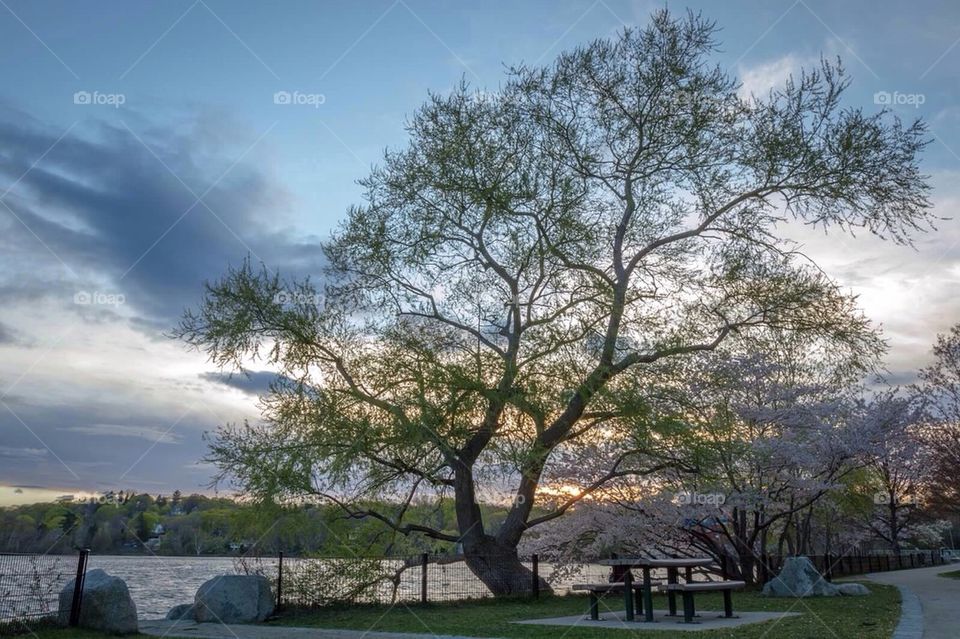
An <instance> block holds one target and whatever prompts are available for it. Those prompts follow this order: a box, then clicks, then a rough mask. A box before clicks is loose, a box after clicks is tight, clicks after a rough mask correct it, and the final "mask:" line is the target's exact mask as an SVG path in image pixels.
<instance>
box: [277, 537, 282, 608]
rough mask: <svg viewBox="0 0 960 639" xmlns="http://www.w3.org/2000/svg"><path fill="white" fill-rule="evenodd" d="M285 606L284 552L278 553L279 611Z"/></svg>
mask: <svg viewBox="0 0 960 639" xmlns="http://www.w3.org/2000/svg"><path fill="white" fill-rule="evenodd" d="M282 605H283V551H282V550H281V551H280V552H278V553H277V611H279V610H280V607H281V606H282Z"/></svg>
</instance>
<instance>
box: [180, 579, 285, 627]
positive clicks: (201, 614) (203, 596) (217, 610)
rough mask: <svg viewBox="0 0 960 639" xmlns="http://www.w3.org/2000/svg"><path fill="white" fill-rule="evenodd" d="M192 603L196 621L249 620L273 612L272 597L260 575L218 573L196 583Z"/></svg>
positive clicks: (260, 617) (267, 582) (268, 587)
mask: <svg viewBox="0 0 960 639" xmlns="http://www.w3.org/2000/svg"><path fill="white" fill-rule="evenodd" d="M193 605H194V619H196V620H197V621H200V622H221V623H253V622H257V621H263V620H265V619H266V618H267V617H269V616H270V615H272V614H273V607H274V599H273V591H272V589H271V588H270V581H269V580H268V579H267V578H266V577H263V576H262V575H221V576H220V577H214V578H213V579H211V580H210V581H208V582H206V583H205V584H203V585H202V586H200V589H199V590H197V595H196V597H195V598H194V604H193Z"/></svg>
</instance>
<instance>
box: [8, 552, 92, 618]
mask: <svg viewBox="0 0 960 639" xmlns="http://www.w3.org/2000/svg"><path fill="white" fill-rule="evenodd" d="M78 562H79V565H78ZM85 564H86V553H81V554H80V556H79V559H78V558H77V557H76V556H70V555H38V554H27V553H0V635H3V634H8V633H11V634H12V633H13V632H18V631H21V630H23V629H24V628H26V627H28V626H30V627H33V626H36V625H38V624H42V623H48V622H49V623H54V622H56V616H57V611H58V607H59V596H60V591H61V590H63V589H64V587H65V586H66V585H67V584H68V583H69V582H70V580H71V579H73V578H74V577H76V576H77V574H78V569H79V570H80V572H81V573H82V572H83V570H84V569H85V568H84V567H85ZM71 605H72V597H71Z"/></svg>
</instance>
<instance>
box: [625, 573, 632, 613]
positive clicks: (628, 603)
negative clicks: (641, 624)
mask: <svg viewBox="0 0 960 639" xmlns="http://www.w3.org/2000/svg"><path fill="white" fill-rule="evenodd" d="M623 610H624V617H625V618H626V620H627V621H633V573H632V572H631V571H630V568H627V571H626V572H624V573H623Z"/></svg>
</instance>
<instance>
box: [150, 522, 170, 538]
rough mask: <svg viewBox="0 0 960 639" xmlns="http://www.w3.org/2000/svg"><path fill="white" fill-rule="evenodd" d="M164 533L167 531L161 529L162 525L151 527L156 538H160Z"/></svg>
mask: <svg viewBox="0 0 960 639" xmlns="http://www.w3.org/2000/svg"><path fill="white" fill-rule="evenodd" d="M165 532H167V529H166V528H164V527H163V524H157V525H156V526H154V527H153V534H154V535H156V536H157V537H160V536H162V535H163V534H164V533H165Z"/></svg>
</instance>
